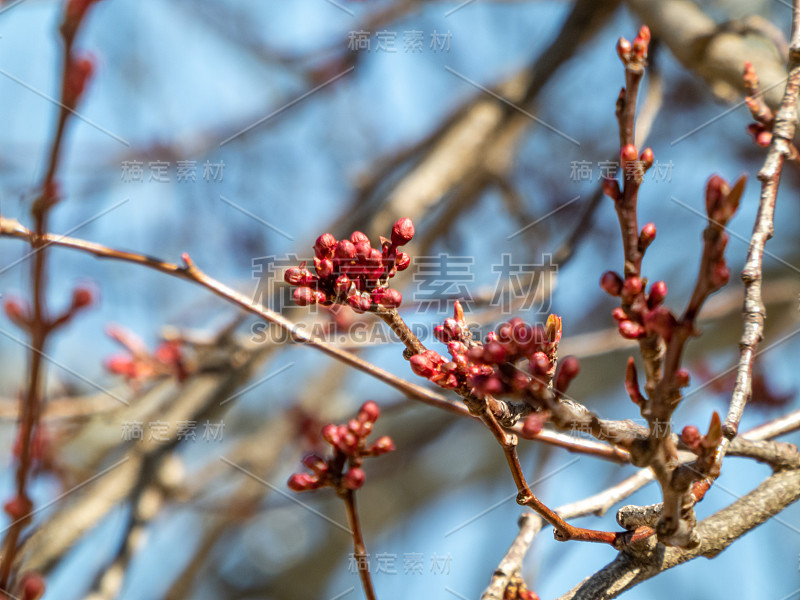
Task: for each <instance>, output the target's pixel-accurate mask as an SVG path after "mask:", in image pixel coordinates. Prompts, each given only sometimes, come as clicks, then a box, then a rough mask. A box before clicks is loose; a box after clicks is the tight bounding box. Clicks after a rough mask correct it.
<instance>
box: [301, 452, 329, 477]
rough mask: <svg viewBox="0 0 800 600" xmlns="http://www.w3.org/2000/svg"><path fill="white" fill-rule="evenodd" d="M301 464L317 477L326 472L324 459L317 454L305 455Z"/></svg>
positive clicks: (326, 465)
mask: <svg viewBox="0 0 800 600" xmlns="http://www.w3.org/2000/svg"><path fill="white" fill-rule="evenodd" d="M302 463H303V464H304V465H305V466H306V467H307V468H309V469H311V470H312V471H314V473H316V474H317V475H321V474H322V473H326V472H327V471H328V463H327V462H325V459H324V458H322V457H321V456H319V455H318V454H306V455H305V456H304V457H303V460H302Z"/></svg>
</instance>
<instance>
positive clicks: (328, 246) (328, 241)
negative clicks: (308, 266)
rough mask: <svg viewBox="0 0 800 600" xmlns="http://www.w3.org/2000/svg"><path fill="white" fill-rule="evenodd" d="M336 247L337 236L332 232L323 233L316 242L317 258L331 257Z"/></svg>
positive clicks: (315, 251)
mask: <svg viewBox="0 0 800 600" xmlns="http://www.w3.org/2000/svg"><path fill="white" fill-rule="evenodd" d="M335 247H336V238H335V237H333V235H331V234H330V233H323V234H322V235H321V236H319V237H318V238H317V241H316V243H315V244H314V253H315V254H316V255H317V258H331V257H332V256H333V249H334V248H335Z"/></svg>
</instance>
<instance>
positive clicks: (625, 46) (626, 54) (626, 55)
mask: <svg viewBox="0 0 800 600" xmlns="http://www.w3.org/2000/svg"><path fill="white" fill-rule="evenodd" d="M617 55H618V56H619V57H620V59H622V62H627V61H629V60H630V58H631V43H630V42H629V41H628V40H626V39H625V38H624V37H621V38H619V40H618V41H617Z"/></svg>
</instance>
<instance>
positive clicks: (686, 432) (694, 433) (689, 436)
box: [681, 425, 700, 448]
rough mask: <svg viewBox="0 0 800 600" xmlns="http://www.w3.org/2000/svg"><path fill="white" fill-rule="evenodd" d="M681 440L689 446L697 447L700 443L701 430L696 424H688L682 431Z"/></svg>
mask: <svg viewBox="0 0 800 600" xmlns="http://www.w3.org/2000/svg"><path fill="white" fill-rule="evenodd" d="M681 441H682V442H683V443H684V444H686V445H687V446H689V448H696V447H697V446H698V444H700V430H699V429H697V427H695V426H694V425H687V426H686V427H684V428H683V431H681Z"/></svg>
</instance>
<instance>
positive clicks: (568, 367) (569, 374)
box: [556, 356, 580, 392]
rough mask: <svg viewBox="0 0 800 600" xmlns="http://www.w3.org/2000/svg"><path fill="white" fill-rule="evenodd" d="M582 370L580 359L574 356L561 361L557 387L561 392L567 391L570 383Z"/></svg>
mask: <svg viewBox="0 0 800 600" xmlns="http://www.w3.org/2000/svg"><path fill="white" fill-rule="evenodd" d="M579 371H580V364H579V362H578V359H577V358H575V357H574V356H567V357H565V358H562V359H561V360H560V361H559V368H558V375H557V376H556V389H557V390H558V391H559V392H565V391H567V388H568V387H569V384H570V383H571V382H572V380H573V379H575V377H577V376H578V372H579Z"/></svg>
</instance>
